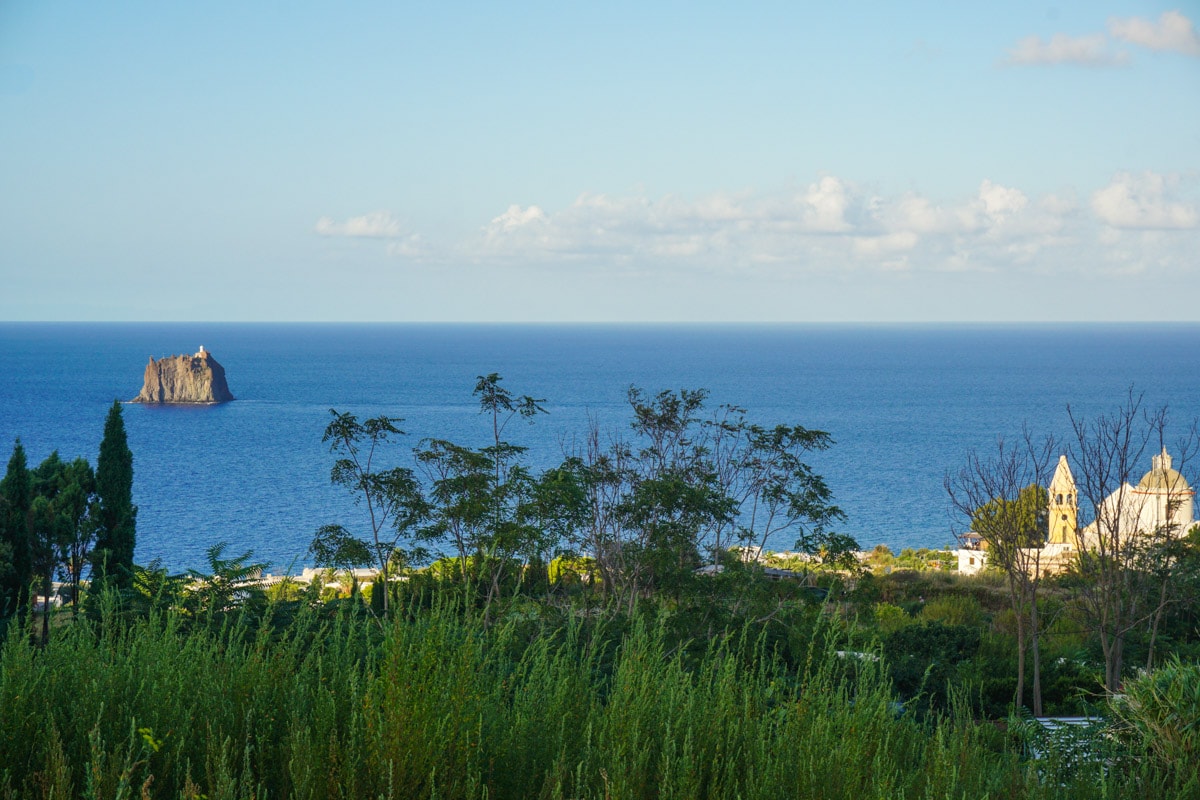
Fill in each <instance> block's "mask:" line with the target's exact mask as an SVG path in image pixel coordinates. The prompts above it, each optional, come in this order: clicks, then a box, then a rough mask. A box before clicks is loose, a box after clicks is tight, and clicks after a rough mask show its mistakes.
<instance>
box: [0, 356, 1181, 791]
mask: <svg viewBox="0 0 1200 800" xmlns="http://www.w3.org/2000/svg"><path fill="white" fill-rule="evenodd" d="M476 395H477V397H479V399H480V403H481V411H482V414H483V418H484V420H485V421H486V423H487V436H486V439H487V442H488V443H487V445H485V446H484V447H481V448H470V447H465V446H462V445H457V444H454V443H452V442H449V441H446V440H425V441H422V442H420V443H418V445H417V446H416V448H415V449H414V456H415V467H414V468H411V469H410V468H409V467H405V466H402V465H397V464H395V461H394V458H395V455H396V454H395V448H394V444H395V443H396V440H397V438H398V437H399V436H401V435H402V434H401V431H400V429H399V427H398V425H399V423H400V420H396V419H389V418H386V417H377V418H373V419H370V420H365V421H361V422H360V421H359V420H358V419H356V418H355V417H354V416H352V415H348V414H339V413H338V412H336V411H334V412H332V421H331V422H330V424H329V427H328V428H327V429H326V442H327V443H328V444H330V445H331V450H332V452H333V454H334V456H335V464H334V467H333V470H332V475H331V477H332V479H333V482H334V483H336V484H339V485H342V486H344V487H346V488H347V489H348V490H350V491H351V492H353V493H354V494H355V495H356V496H357V497H358V498H359V499H360V504H359V505H360V508H362V509H363V511H364V512H365V513H364V514H363V516H364V517H365V520H359V522H358V526H359V527H360V529H361V530H362V531H363V533H360V534H356V533H354V532H353V531H352V527H348V526H344V525H342V524H340V523H332V524H330V525H327V526H324V527H322V528H321V529H320V530H319V531H317V534H316V536H315V537H314V540H313V546H312V548H311V551H310V552H311V553H312V554H313V555H314V556H315V557H316V559H317V561H318V562H319V563H320V564H321V565H322V566H324V567H328V572H327V573H326V574H323V575H322V577H321V578H320V579H318V580H316V581H314V582H313V583H311V584H308V583H303V584H302V583H299V582H297V581H295V580H291V579H288V580H284V581H283V582H281V583H277V584H274V585H271V586H266V585H264V584H263V583H262V582H261V577H262V573H263V570H264V569H265V566H266V565H264V564H261V563H257V562H256V561H255V560H254V556H253V553H251V552H244V553H239V554H236V555H230V554H229V553H228V552H227V547H226V545H224V544H216V545H214V546H213V547H211V548H210V549H209V551H208V564H207V566H206V568H205V569H203V570H191V571H189V572H188V573H186V574H182V575H173V574H171V573H169V572H168V571H167V570H165V569H163V568H162V567H161V565H157V564H152V565H150V566H148V567H140V566H137V565H133V564H132V562H130V563H129V564H128V565H122V564H121V563H120V561H119V560H114V559H116V558H117V556H119V554H120V553H121V552H123V551H122V550H121V547H123V546H124V545H120V544H119V537H118V539H114V538H113V536H112V534H113V532H122V531H124V532H127V533H128V534H129V535H132V532H133V528H132V525H133V518H134V515H135V512H136V509H134V508H133V507H132V504H131V502H129V496H130V495H129V494H128V493H127V492H126V490H125V487H126V486H131V481H132V472H131V470H132V456H128V457H126V455H125V454H128V447H127V445H126V444H125V442H124V429H123V425H122V424H121V420H120V412H119V407H118V408H117V409H116V411H115V412H113V413H110V416H109V423H110V424H111V430H110V426H109V425H106V435H105V443H106V445H112V446H111V447H102V450H101V453H102V456H101V463H102V465H104V469H99V468H98V469H97V472H96V475H95V476H94V480H93V479H92V476H91V470H90V467H89V466H88V465H87V463H86V461H83V460H77V461H75V462H71V463H69V464H68V463H64V462H62V461H61V460H60V459H59V458H58V456H57V454H52V456H51V457H50V458H48V459H47V460H46V461H45V462H43V464H42V465H40V466H39V467H38V468H36V469H34V470H28V469H27V468H26V467H25V454H24V451H23V450H22V449H21V447H20V444H19V442H18V444H17V446H16V448H14V453H13V457H12V459H11V460H10V464H9V471H8V474H7V475H6V477H5V479H4V481H3V482H2V483H0V502H2V504H3V506H2V508H0V510H2V511H4V514H3V515H2V516H0V522H3V523H4V525H5V526H6V527H4V528H3V529H2V530H3V532H4V535H5V538H4V539H3V540H2V541H0V547H3V546H7V548H8V549H7V550H0V556H3V558H0V570H3V569H7V570H8V572H6V573H4V572H0V577H4V576H5V575H7V576H8V578H7V580H9V581H10V583H7V584H5V586H6V587H9V588H8V589H7V591H10V592H13V593H14V595H13V596H14V597H16V596H17V595H19V591H20V586H21V585H25V586H42V585H44V584H45V583H46V580H47V579H46V578H45V576H46V575H48V574H49V572H47V570H50V571H53V570H54V569H57V570H59V574H69V573H73V574H75V575H76V576H78V574H79V573H80V572H81V571H82V569H83V566H82V565H84V564H86V563H88V560H89V559H88V557H87V549H88V545H89V543H90V541H91V538H90V537H92V536H93V535H94V534H95V533H96V532H97V531H101V532H103V537H101V538H98V539H97V540H96V541H97V549H101V548H100V542H104V547H103V550H104V551H105V555H104V557H101V558H98V559H93V563H94V564H96V565H97V566H98V567H99V565H103V567H101V568H100V569H98V570H97V571H96V572H94V573H93V583H92V591H91V593H90V594H89V595H88V597H87V606H88V608H89V611H90V612H91V613H89V614H87V615H76V614H73V613H68V612H59V613H58V614H56V613H55V612H53V611H51V612H50V613H46V614H36V613H34V611H33V610H32V608H31V607H30V605H29V604H28V603H24V604H23V605H22V606H21V612H20V613H19V614H17V615H15V616H12V617H11V618H10V620H9V625H8V632H7V636H6V638H5V639H4V641H3V644H2V645H0V800H9V799H10V798H13V799H15V798H22V799H23V798H46V799H47V800H49V798H72V797H83V798H188V799H189V800H199V799H200V798H208V799H209V800H218V799H219V798H229V799H230V800H234V798H237V799H238V800H241V799H242V798H327V797H328V798H380V797H382V798H408V797H422V798H424V797H430V798H433V797H442V798H475V797H480V798H482V797H487V798H530V797H532V798H537V797H543V798H548V799H549V798H591V797H594V798H654V799H655V800H660V799H665V798H725V797H729V798H734V797H740V798H755V797H763V798H778V797H813V798H862V797H877V798H976V797H1022V798H1025V797H1030V798H1109V797H1128V796H1144V797H1200V778H1198V777H1197V775H1196V774H1195V770H1194V769H1193V768H1192V766H1191V765H1192V763H1193V762H1194V760H1195V757H1196V752H1197V744H1196V736H1195V731H1196V727H1197V724H1200V723H1198V722H1197V720H1198V716H1197V708H1198V703H1197V694H1196V686H1197V675H1196V666H1195V664H1196V662H1197V660H1200V632H1198V631H1197V630H1196V628H1195V622H1194V621H1195V619H1196V617H1197V614H1198V613H1200V532H1196V531H1194V532H1193V533H1192V535H1191V536H1190V537H1189V538H1185V539H1181V540H1178V541H1177V542H1176V543H1175V544H1174V545H1173V548H1172V551H1171V555H1170V558H1171V561H1170V574H1169V578H1170V581H1169V586H1168V581H1167V576H1166V574H1165V573H1163V572H1162V571H1161V570H1160V571H1159V572H1157V573H1154V574H1155V575H1157V576H1158V577H1159V580H1158V581H1150V580H1146V581H1129V582H1128V583H1127V584H1126V585H1128V586H1130V587H1134V588H1136V589H1137V590H1138V591H1140V592H1142V593H1143V594H1144V595H1145V596H1144V597H1143V598H1142V599H1141V600H1139V601H1138V602H1141V603H1142V606H1143V607H1148V608H1152V609H1153V610H1154V611H1155V613H1154V614H1153V615H1152V616H1151V617H1148V618H1144V619H1143V620H1141V624H1138V625H1131V626H1129V627H1128V629H1127V630H1126V631H1124V633H1123V637H1124V638H1123V647H1124V648H1125V650H1124V652H1125V657H1126V658H1128V659H1130V660H1133V659H1137V660H1139V661H1141V660H1143V659H1144V660H1145V663H1147V664H1150V665H1154V664H1155V663H1156V661H1155V658H1156V656H1155V653H1158V658H1159V659H1160V660H1161V659H1162V658H1167V662H1166V666H1165V667H1163V668H1161V669H1160V670H1157V671H1151V672H1149V673H1148V674H1147V675H1146V676H1145V677H1139V678H1133V679H1130V680H1128V682H1127V684H1126V686H1127V695H1126V697H1127V699H1126V700H1125V701H1124V702H1122V703H1120V704H1118V705H1116V706H1110V703H1109V701H1108V700H1107V696H1106V695H1105V693H1104V687H1105V684H1106V681H1107V679H1108V669H1107V664H1106V659H1105V652H1104V648H1103V646H1102V643H1101V642H1100V641H1099V638H1098V636H1097V635H1096V634H1095V633H1094V632H1093V631H1092V630H1091V629H1090V628H1089V627H1088V625H1087V624H1086V623H1087V621H1088V610H1087V609H1086V608H1084V607H1083V606H1082V605H1081V603H1080V599H1079V598H1080V594H1079V592H1078V591H1077V589H1076V588H1075V583H1076V582H1078V580H1079V579H1080V576H1079V575H1078V574H1073V575H1067V576H1064V577H1061V578H1058V577H1052V578H1042V579H1040V582H1039V584H1038V587H1037V588H1038V591H1037V592H1036V593H1030V592H1026V593H1024V594H1021V595H1020V596H1019V600H1018V601H1017V602H1014V594H1013V590H1014V583H1013V579H1012V575H1011V573H1009V572H1008V571H999V570H997V571H992V572H985V573H983V574H981V575H978V576H962V575H959V574H957V573H956V572H953V571H951V570H950V569H949V565H950V558H951V557H950V553H949V551H948V550H941V551H939V550H925V549H921V550H905V551H902V552H901V553H900V554H899V556H896V555H894V554H892V552H891V551H890V550H889V549H888V548H887V547H886V546H882V545H881V546H879V547H876V548H875V549H874V550H873V551H871V552H870V553H869V554H867V555H866V556H865V557H864V558H863V559H862V561H861V562H860V561H859V560H858V559H857V558H853V557H852V554H853V551H854V550H855V549H857V547H856V545H853V541H852V540H850V539H848V537H845V536H843V535H840V534H838V533H836V532H835V531H834V530H833V526H834V524H835V523H836V522H837V521H838V520H840V519H841V512H840V511H839V510H838V509H837V507H836V506H834V505H832V497H831V495H830V493H829V490H828V488H827V487H825V485H824V482H823V481H822V480H821V479H820V477H819V476H818V475H816V474H815V473H814V472H813V471H812V470H811V469H810V468H809V467H807V466H806V465H805V464H804V463H803V462H802V461H801V460H800V456H802V455H803V454H804V453H806V452H810V451H812V450H819V449H823V448H824V447H827V446H829V444H830V441H829V438H828V434H825V433H822V432H819V431H808V430H806V429H803V428H799V427H787V426H782V427H776V428H762V427H758V426H755V425H752V424H750V423H748V422H747V421H746V419H745V416H744V412H741V411H740V410H738V409H730V408H721V409H718V410H717V412H716V413H715V414H714V415H713V416H711V417H709V416H705V415H704V413H703V405H704V400H705V397H704V394H703V393H702V392H687V391H684V392H680V393H671V392H666V393H662V394H659V395H657V396H655V397H653V398H650V397H647V396H645V395H644V394H642V393H641V392H639V391H637V390H633V391H631V393H630V403H631V409H632V411H633V415H634V422H633V424H632V426H631V432H632V435H631V436H630V437H629V439H628V440H626V439H624V438H623V437H620V436H618V435H616V434H608V435H601V434H600V432H599V431H596V430H593V431H592V432H591V433H590V437H591V438H590V440H589V442H588V443H587V444H585V446H584V447H583V448H582V449H581V450H580V451H579V452H576V453H571V454H569V455H568V457H567V458H566V460H565V461H564V462H563V463H562V464H561V465H558V466H557V467H554V468H552V469H550V470H546V471H545V472H543V473H541V474H535V473H533V472H532V471H531V470H530V469H529V467H528V465H527V464H526V462H525V459H524V449H523V448H522V447H520V446H519V445H515V444H512V443H511V442H509V441H508V440H507V438H505V435H504V434H505V430H506V426H507V423H508V422H509V421H510V420H514V419H517V418H525V419H527V420H534V419H535V418H536V417H537V416H538V415H540V414H541V413H543V409H542V406H541V403H542V401H540V400H535V399H534V398H532V397H528V396H524V397H517V396H514V395H510V394H509V393H508V392H507V391H506V390H504V389H503V387H502V386H501V385H500V378H499V376H496V375H489V376H486V377H480V379H479V383H478V384H477V386H476ZM110 434H111V435H110ZM601 442H608V444H605V445H604V446H601V445H600V443H601ZM118 445H119V446H118ZM105 453H108V454H109V455H108V456H106V455H105ZM114 454H115V455H114ZM117 456H119V457H117ZM390 459H393V460H391V461H390V462H389V460H390ZM114 465H115V466H114ZM102 473H103V474H104V476H105V477H104V478H103V479H101V474H102ZM126 479H128V481H127V480H126ZM1028 485H1029V484H1028V483H1025V482H1020V481H1017V482H1013V492H1012V494H1011V495H1006V494H995V495H992V496H991V497H990V498H987V499H985V501H984V502H981V503H979V504H977V505H975V506H973V507H972V509H971V513H975V512H978V517H979V518H980V519H983V518H984V517H985V516H986V517H988V518H989V519H990V520H992V521H995V522H996V524H995V525H993V526H992V528H991V529H989V530H991V531H999V530H1000V529H1001V528H1002V527H1004V526H1002V525H1001V524H1000V522H1001V521H1003V520H1004V519H1007V518H1008V517H1010V516H1011V517H1012V518H1013V520H1016V521H1018V522H1019V523H1020V524H1014V525H1013V526H1011V529H1012V530H1013V531H1014V534H1013V535H1014V536H1017V537H1025V540H1027V539H1028V537H1029V535H1030V532H1029V530H1028V526H1027V525H1025V521H1027V520H1026V518H1027V517H1028V516H1029V513H1027V512H1030V511H1031V509H1032V507H1033V505H1035V503H1034V502H1033V501H1032V500H1030V497H1032V496H1033V492H1032V491H1031V490H1028V488H1027V487H1028ZM1009 496H1011V497H1012V498H1013V502H1011V503H1005V502H1001V501H996V502H992V501H995V500H996V499H997V498H1000V499H1001V500H1002V499H1003V498H1004V497H1009ZM23 498H25V499H23ZM106 503H107V510H106ZM989 503H991V504H990V505H988V504H989ZM16 508H24V509H25V510H24V512H23V517H21V519H22V521H23V522H24V524H23V525H21V526H15V525H12V524H11V521H12V520H14V519H17V518H18V515H14V513H13V509H16ZM989 509H990V510H989ZM1009 512H1013V513H1011V514H1010V513H1009ZM364 522H365V525H366V526H367V527H363V525H364ZM981 527H986V526H981ZM1006 530H1007V528H1006ZM780 531H792V532H794V534H795V535H796V539H797V541H796V551H797V552H795V553H790V554H783V555H774V556H772V555H770V554H768V555H767V556H766V557H765V558H764V559H763V560H762V561H761V562H760V561H754V560H750V561H747V560H746V559H745V555H746V554H748V553H754V552H758V550H759V548H761V545H762V542H763V541H764V537H766V536H768V535H772V534H777V533H778V532H780ZM18 535H23V536H25V537H26V538H25V539H24V540H23V541H24V542H25V545H26V546H28V547H29V548H30V556H29V561H28V563H29V567H28V568H27V576H26V579H25V583H24V584H19V583H16V582H12V578H11V572H12V565H13V563H14V560H13V558H12V552H13V550H12V543H13V542H16V541H18ZM104 537H107V538H104ZM437 551H441V552H443V553H445V554H446V555H444V556H443V557H441V558H438V559H437V560H435V561H433V562H432V563H429V564H428V565H427V566H422V564H424V563H425V562H426V561H428V558H429V556H426V555H425V554H426V553H429V552H437ZM365 563H374V564H376V565H377V566H378V567H379V573H378V577H376V579H375V580H374V581H373V582H369V583H364V584H363V585H361V586H360V585H359V583H358V581H357V580H356V579H355V578H354V577H353V573H350V572H348V570H350V569H352V568H353V567H356V566H359V565H361V564H365ZM705 563H707V564H708V565H710V566H711V567H714V569H707V570H704V571H702V572H701V571H697V570H696V567H697V566H699V565H701V564H705ZM1153 563H1154V564H1158V565H1159V566H1161V563H1160V562H1153ZM764 566H772V567H775V568H776V570H774V571H772V570H764V569H763V567H764ZM114 567H117V568H118V569H114ZM715 567H719V569H716V568H715ZM778 570H785V571H787V572H784V573H783V574H781V573H780V572H779V571H778ZM118 573H119V574H120V575H122V576H124V577H118ZM339 575H341V576H343V577H344V580H339V579H337V576H339ZM76 580H77V578H76ZM39 581H40V582H39ZM1164 587H1167V588H1164ZM1018 588H1019V587H1018ZM1163 598H1169V602H1166V601H1164V600H1163ZM1131 602H1132V600H1131ZM1155 603H1157V605H1154V604H1155ZM1029 605H1033V606H1035V607H1036V610H1037V613H1036V614H1031V613H1030V609H1029V607H1028V606H1029ZM1027 625H1033V626H1034V630H1035V631H1036V632H1037V639H1036V641H1038V642H1040V647H1035V648H1033V650H1032V652H1031V653H1028V654H1026V653H1025V646H1024V642H1025V641H1026V639H1025V635H1026V628H1025V627H1024V626H1027ZM39 628H40V629H41V635H31V634H34V633H35V632H36V631H37V630H38V629H39ZM52 630H53V631H55V635H54V636H53V637H51V636H50V635H49V634H50V632H51V631H52ZM1026 659H1029V660H1031V661H1032V662H1033V664H1034V667H1033V674H1034V675H1035V687H1036V688H1037V691H1036V693H1035V694H1036V696H1037V698H1038V701H1037V702H1038V703H1039V704H1041V705H1043V706H1044V709H1045V711H1046V712H1047V713H1049V714H1057V715H1064V714H1069V715H1088V716H1092V717H1094V718H1096V719H1097V720H1099V721H1098V722H1097V723H1096V724H1094V725H1092V726H1089V727H1080V728H1072V729H1069V730H1066V731H1060V732H1055V733H1049V732H1047V731H1045V730H1044V729H1043V728H1042V727H1041V726H1040V725H1038V724H1037V723H1036V722H1034V721H1032V720H1031V719H1030V718H1029V714H1028V712H1027V711H1025V710H1024V709H1023V708H1021V695H1022V692H1021V685H1022V680H1023V671H1024V664H1025V661H1026ZM1039 681H1040V682H1039Z"/></svg>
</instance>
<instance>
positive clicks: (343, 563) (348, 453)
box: [309, 408, 429, 611]
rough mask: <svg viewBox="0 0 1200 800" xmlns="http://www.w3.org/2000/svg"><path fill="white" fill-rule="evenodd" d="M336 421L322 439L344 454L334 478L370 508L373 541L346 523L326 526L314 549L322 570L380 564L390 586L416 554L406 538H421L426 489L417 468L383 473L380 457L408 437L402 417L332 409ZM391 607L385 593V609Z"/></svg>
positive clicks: (336, 466)
mask: <svg viewBox="0 0 1200 800" xmlns="http://www.w3.org/2000/svg"><path fill="white" fill-rule="evenodd" d="M329 413H330V415H332V417H333V420H332V421H331V422H330V423H329V425H328V426H326V428H325V435H324V436H323V437H322V439H321V441H323V442H325V443H327V444H329V451H330V452H331V453H334V454H335V455H337V456H339V458H338V459H337V460H336V461H335V462H334V464H333V468H332V469H331V470H330V473H329V479H330V481H331V482H332V483H334V484H335V485H337V486H342V487H344V488H345V489H347V490H348V491H349V492H351V493H352V494H353V495H354V497H355V502H356V503H359V504H361V505H365V506H366V508H367V518H368V524H369V525H370V535H371V538H370V539H362V538H358V537H355V536H354V535H353V534H351V533H350V532H349V531H348V530H347V529H346V528H344V527H342V526H341V525H325V526H323V527H322V528H320V529H319V530H318V531H317V533H316V535H315V536H314V538H313V542H312V544H311V545H310V547H309V553H310V554H312V555H313V556H314V557H315V558H316V559H317V563H318V566H329V567H336V568H341V569H347V568H349V569H353V567H354V566H362V565H363V564H365V563H370V562H371V561H374V562H375V563H377V564H378V565H379V574H380V576H381V578H382V580H383V583H384V585H387V583H388V580H389V577H390V575H391V574H392V572H393V570H394V569H395V568H396V567H397V566H398V565H399V564H400V563H403V562H404V561H405V560H406V559H409V558H412V557H413V556H414V555H416V554H414V553H413V552H406V551H404V550H402V549H401V548H400V546H399V545H400V542H401V540H403V539H405V538H409V539H415V538H416V537H417V535H418V532H419V529H420V526H421V523H422V522H423V521H424V520H425V519H426V517H427V516H428V514H429V507H428V505H427V503H426V501H425V497H424V494H423V492H422V490H421V485H420V483H419V482H418V481H417V479H416V476H415V475H414V474H413V471H412V470H411V469H408V468H406V467H392V468H390V469H385V470H379V469H377V468H376V463H375V461H376V457H377V456H378V455H379V454H380V451H381V450H382V449H383V448H384V446H385V445H387V444H390V443H391V442H392V440H393V438H394V437H397V436H403V435H404V431H402V430H400V428H398V427H397V425H398V423H400V422H403V420H400V419H391V418H389V417H386V416H379V417H372V418H371V419H368V420H365V421H363V422H359V420H358V418H357V417H356V416H355V415H353V414H348V413H345V414H343V413H338V411H337V410H335V409H332V408H331V409H330V410H329ZM387 608H388V600H387V593H386V592H385V593H384V610H385V611H386V610H387Z"/></svg>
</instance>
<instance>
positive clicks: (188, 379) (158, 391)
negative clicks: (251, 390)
mask: <svg viewBox="0 0 1200 800" xmlns="http://www.w3.org/2000/svg"><path fill="white" fill-rule="evenodd" d="M232 399H233V394H232V393H230V391H229V384H227V383H226V382H225V368H224V367H222V366H221V365H220V364H218V363H217V360H216V359H215V358H213V357H212V354H211V353H209V352H208V351H207V350H205V349H204V346H203V345H201V347H200V351H199V352H198V353H196V355H194V356H187V355H181V356H168V357H167V358H161V359H159V360H158V361H155V360H154V356H151V357H150V363H149V364H147V365H146V377H145V379H144V380H143V381H142V391H141V392H140V393H139V394H138V396H137V397H135V398H133V400H131V401H130V402H133V403H175V404H190V405H197V404H207V403H225V402H228V401H230V400H232Z"/></svg>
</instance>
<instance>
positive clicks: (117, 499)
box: [92, 400, 137, 589]
mask: <svg viewBox="0 0 1200 800" xmlns="http://www.w3.org/2000/svg"><path fill="white" fill-rule="evenodd" d="M96 494H97V495H98V496H99V498H100V515H99V526H98V530H97V533H96V546H95V548H94V549H93V550H92V583H93V589H97V588H100V587H103V586H106V585H107V586H113V587H116V588H118V589H126V588H128V587H129V586H130V584H131V582H132V578H133V548H134V544H135V542H136V538H137V536H136V528H135V525H136V520H137V507H136V506H134V505H133V453H132V452H131V451H130V450H129V444H128V441H127V440H126V437H125V419H124V417H123V416H122V413H121V403H120V401H118V400H114V401H113V404H112V408H111V409H109V411H108V418H107V419H106V420H105V421H104V438H103V439H102V440H101V442H100V457H99V458H98V459H97V460H96Z"/></svg>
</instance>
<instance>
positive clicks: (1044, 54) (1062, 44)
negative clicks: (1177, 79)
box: [1004, 33, 1129, 67]
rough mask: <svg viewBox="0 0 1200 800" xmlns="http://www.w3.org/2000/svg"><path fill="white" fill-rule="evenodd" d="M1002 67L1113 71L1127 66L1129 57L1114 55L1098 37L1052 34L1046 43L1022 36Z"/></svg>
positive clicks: (1033, 37)
mask: <svg viewBox="0 0 1200 800" xmlns="http://www.w3.org/2000/svg"><path fill="white" fill-rule="evenodd" d="M1004 63H1006V64H1014V65H1033V64H1078V65H1080V66H1085V67H1114V66H1122V65H1124V64H1128V63H1129V54H1128V53H1124V52H1120V51H1114V50H1113V49H1112V48H1111V46H1110V45H1109V42H1108V39H1107V38H1106V37H1105V36H1104V34H1102V33H1096V34H1089V35H1087V36H1068V35H1066V34H1065V33H1056V34H1054V35H1053V36H1051V37H1050V39H1049V40H1046V39H1042V38H1041V37H1040V36H1026V37H1025V38H1024V39H1021V40H1020V41H1019V42H1017V43H1016V45H1015V46H1014V47H1013V48H1012V49H1011V50H1009V51H1008V57H1007V58H1006V59H1005V60H1004Z"/></svg>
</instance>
